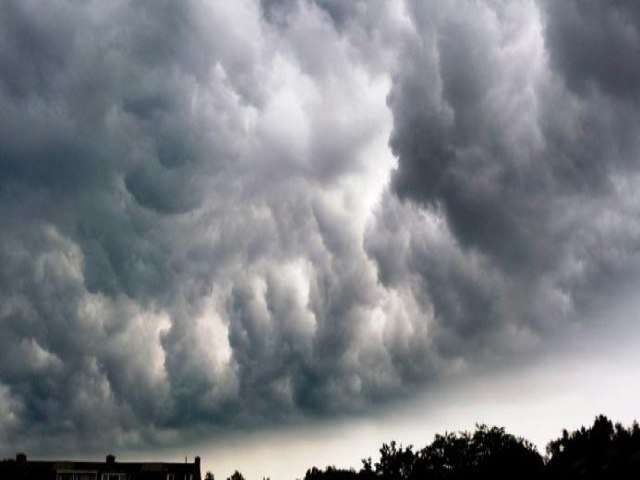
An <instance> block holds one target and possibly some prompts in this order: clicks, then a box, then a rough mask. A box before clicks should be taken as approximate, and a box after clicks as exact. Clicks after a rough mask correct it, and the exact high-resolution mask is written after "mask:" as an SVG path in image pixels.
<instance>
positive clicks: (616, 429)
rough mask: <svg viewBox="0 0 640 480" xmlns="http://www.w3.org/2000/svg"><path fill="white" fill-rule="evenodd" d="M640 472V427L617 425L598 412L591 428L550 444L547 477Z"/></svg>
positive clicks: (614, 475) (565, 433)
mask: <svg viewBox="0 0 640 480" xmlns="http://www.w3.org/2000/svg"><path fill="white" fill-rule="evenodd" d="M638 472H640V428H639V427H638V423H637V422H634V423H633V425H632V427H631V428H629V429H626V428H624V427H623V426H622V425H621V424H619V423H618V424H616V425H615V426H614V425H613V423H612V422H611V420H609V419H608V418H607V417H605V416H604V415H599V416H598V417H596V419H595V421H594V422H593V426H591V427H590V428H585V427H584V426H583V427H581V428H580V429H579V430H576V431H574V432H571V433H569V432H568V431H567V430H563V431H562V436H561V437H560V438H558V439H556V440H553V441H552V442H550V443H549V444H548V445H547V467H546V473H547V478H551V479H561V478H562V479H600V478H602V479H604V478H631V475H632V474H635V475H636V476H637V474H638Z"/></svg>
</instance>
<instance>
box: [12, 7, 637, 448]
mask: <svg viewBox="0 0 640 480" xmlns="http://www.w3.org/2000/svg"><path fill="white" fill-rule="evenodd" d="M634 5H635V4H634V3H633V2H613V3H612V4H611V5H609V4H607V5H606V6H603V5H601V4H600V3H598V2H595V1H594V2H578V1H569V2H562V3H560V2H534V1H526V2H517V3H513V2H509V3H507V2H499V1H489V0H487V1H484V2H463V1H453V0H451V1H446V2H441V1H438V2H436V1H428V2H423V1H419V2H418V1H416V2H412V1H407V2H393V1H389V2H383V1H379V2H378V1H372V2H334V1H323V0H317V1H316V2H311V1H302V0H300V1H294V0H291V1H273V0H270V1H266V0H263V1H255V2H252V1H238V2H222V1H220V2H219V1H199V0H190V1H185V2H170V1H161V2H129V1H124V0H123V1H118V2H107V3H104V2H93V1H89V2H82V3H79V2H74V1H70V0H56V1H53V2H46V3H43V2H37V1H31V0H28V1H24V0H22V1H11V0H7V1H4V2H2V3H0V25H1V28H0V198H1V202H0V225H1V229H0V265H1V266H0V328H1V332H2V333H1V334H0V412H1V417H0V446H1V447H2V448H3V449H6V448H13V446H14V445H18V444H19V445H22V446H23V448H25V449H28V450H30V451H40V452H47V451H52V450H54V449H55V448H56V445H59V442H61V441H64V442H65V444H66V445H70V446H72V447H70V448H73V449H75V450H78V449H85V450H95V449H97V450H104V449H105V448H111V447H113V446H114V445H115V446H117V447H131V446H141V445H142V446H144V445H158V444H165V445H170V444H175V442H178V441H180V440H182V439H185V438H193V437H194V436H196V435H216V434H220V433H221V432H222V433H223V432H225V431H226V430H228V429H234V428H262V427H269V426H274V425H279V424H283V423H289V422H295V421H297V420H300V419H305V418H318V417H320V418H322V417H326V416H328V415H349V414H355V413H361V412H363V411H367V409H369V408H372V407H374V406H376V405H380V404H382V403H385V402H389V401H392V400H394V399H401V398H406V397H407V396H410V395H411V394H412V393H413V392H416V391H417V390H419V389H422V388H428V387H429V386H430V385H432V384H434V382H436V381H437V380H438V379H441V378H445V377H447V376H448V375H450V374H453V373H457V372H462V371H465V370H466V369H468V368H471V366H472V365H473V364H491V362H504V361H510V360H511V359H513V358H516V357H519V356H523V355H525V356H526V355H535V352H536V351H537V349H539V348H540V346H541V345H544V343H545V340H546V339H548V338H550V337H551V336H553V335H556V334H558V332H560V331H563V329H565V328H567V326H570V325H573V324H575V323H580V319H581V318H582V315H581V314H582V313H584V312H585V311H586V310H588V308H589V305H590V301H592V299H594V298H596V297H597V296H598V295H606V294H607V293H606V292H607V291H610V290H611V289H615V287H616V285H618V284H621V283H622V282H624V281H625V279H626V278H628V276H629V275H632V274H633V273H634V272H635V271H636V270H635V269H636V265H635V263H636V262H637V249H638V246H639V245H640V218H639V217H638V214H639V213H640V198H638V197H637V194H636V193H635V191H636V189H637V188H636V187H637V184H638V181H639V180H638V173H639V172H638V171H637V165H638V161H637V158H638V153H639V152H640V145H639V144H638V143H639V141H640V140H639V139H640V137H638V135H637V134H636V132H637V131H638V126H639V124H638V122H639V121H640V115H639V110H638V109H639V104H638V101H637V100H638V91H637V85H638V84H639V82H640V72H639V71H638V69H637V66H636V63H637V62H634V59H635V58H637V56H638V55H637V54H638V52H639V49H640V35H639V32H638V28H640V26H639V24H638V19H639V17H638V8H637V7H635V6H634ZM607 289H609V290H607ZM585 328H588V325H587V326H585ZM9 453H13V452H9Z"/></svg>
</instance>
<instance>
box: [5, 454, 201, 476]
mask: <svg viewBox="0 0 640 480" xmlns="http://www.w3.org/2000/svg"><path fill="white" fill-rule="evenodd" d="M0 478H1V479H11V480H201V476H200V457H195V459H194V462H193V463H186V462H185V463H166V462H117V461H116V458H115V456H113V455H111V454H110V455H107V457H106V460H105V461H104V462H86V461H72V460H46V461H45V460H28V459H27V456H26V455H25V454H23V453H19V454H17V455H16V458H15V459H8V460H2V461H0Z"/></svg>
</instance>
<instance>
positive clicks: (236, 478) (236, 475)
mask: <svg viewBox="0 0 640 480" xmlns="http://www.w3.org/2000/svg"><path fill="white" fill-rule="evenodd" d="M227 480H245V478H244V476H243V475H242V474H241V473H240V472H239V471H238V470H236V471H235V472H233V473H232V474H231V476H230V477H228V478H227Z"/></svg>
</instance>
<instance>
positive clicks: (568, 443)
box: [304, 415, 640, 480]
mask: <svg viewBox="0 0 640 480" xmlns="http://www.w3.org/2000/svg"><path fill="white" fill-rule="evenodd" d="M474 478H478V479H480V478H482V479H484V478H487V479H507V478H509V479H519V480H529V479H531V480H533V479H554V480H555V479H558V480H560V479H563V480H569V479H596V478H597V479H601V478H602V479H604V478H606V479H617V478H619V479H622V478H640V427H639V426H638V423H637V422H634V423H633V425H632V426H631V427H630V428H625V427H623V426H622V425H621V424H619V423H617V424H615V425H614V424H613V423H612V422H611V420H609V419H608V418H607V417H605V416H604V415H600V416H598V417H596V419H595V421H594V423H593V425H592V426H591V427H589V428H585V427H582V428H581V429H579V430H577V431H574V432H571V433H569V432H568V431H567V430H564V431H563V432H562V436H561V437H560V438H558V439H557V440H553V441H551V442H550V443H549V444H548V445H547V449H546V455H545V456H544V457H543V456H542V455H541V454H540V453H539V452H538V451H537V449H536V448H535V447H534V446H533V444H532V443H531V442H529V441H527V440H525V439H524V438H520V437H515V436H514V435H511V434H509V433H507V432H505V430H504V428H498V427H491V428H489V427H487V426H486V425H477V426H476V430H475V431H474V432H473V433H470V432H460V433H445V434H444V435H436V436H435V438H434V440H433V442H431V444H429V445H427V446H426V447H424V448H422V449H420V450H414V449H413V447H412V446H408V447H402V445H398V444H396V443H395V442H391V443H389V444H384V445H383V446H382V448H381V449H380V459H379V460H378V461H377V462H375V463H373V462H372V460H371V459H370V458H368V459H365V460H363V461H362V468H361V469H360V470H359V471H356V470H353V469H351V470H343V469H337V468H335V467H327V468H326V469H324V470H320V469H318V468H316V467H313V468H311V469H309V470H307V473H306V475H305V477H304V480H418V479H425V480H426V479H429V480H458V479H460V480H462V479H474Z"/></svg>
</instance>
